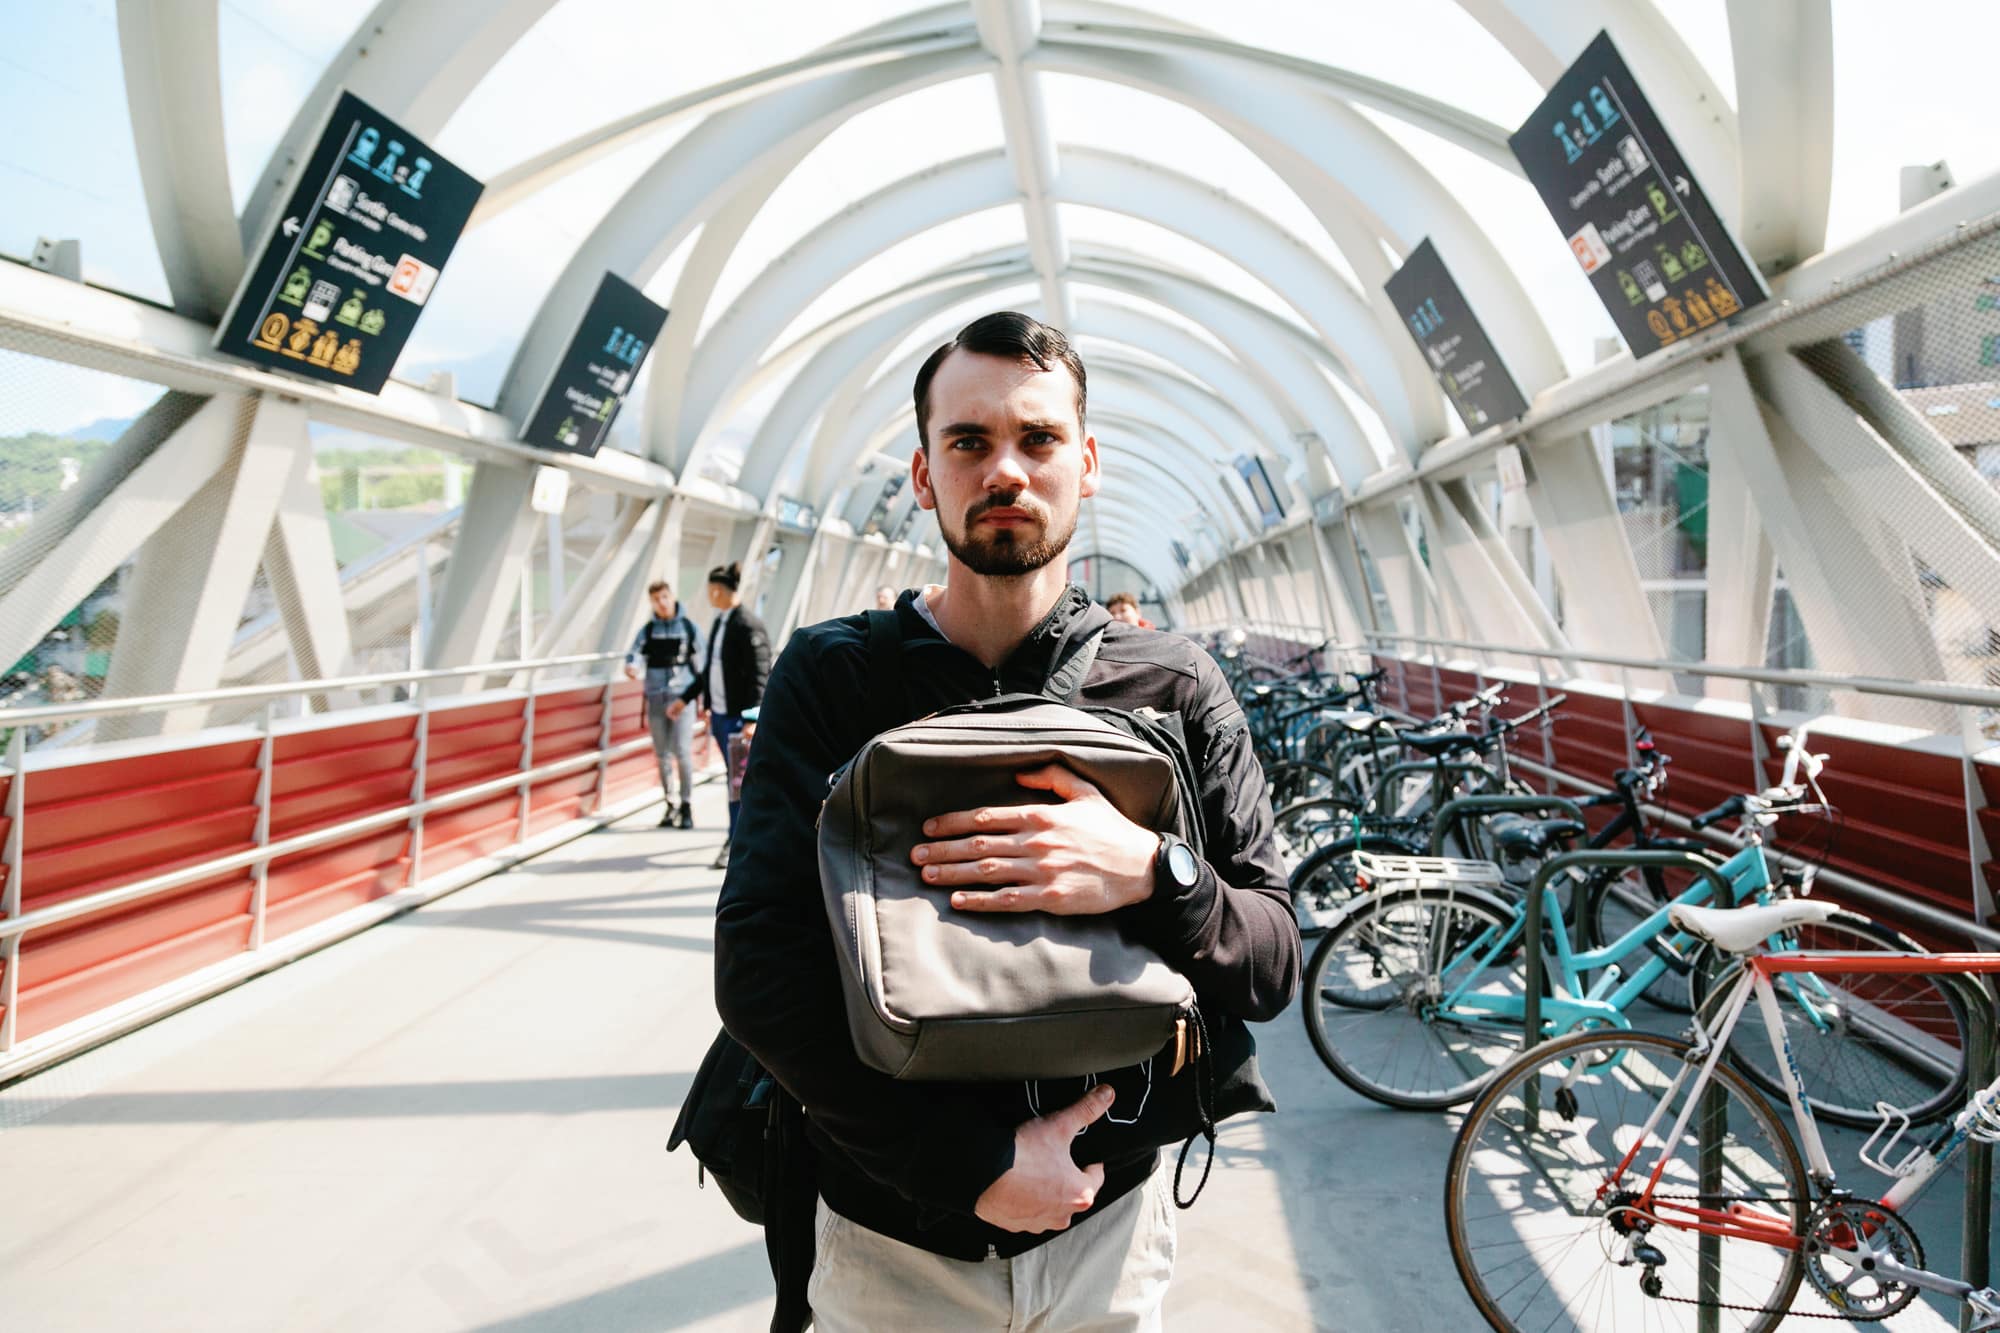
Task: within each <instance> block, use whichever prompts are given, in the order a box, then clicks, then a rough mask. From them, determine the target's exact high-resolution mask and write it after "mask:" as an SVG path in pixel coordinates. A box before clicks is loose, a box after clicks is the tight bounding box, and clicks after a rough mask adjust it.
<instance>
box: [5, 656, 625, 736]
mask: <svg viewBox="0 0 2000 1333" xmlns="http://www.w3.org/2000/svg"><path fill="white" fill-rule="evenodd" d="M624 656H625V654H624V653H619V652H607V653H572V654H570V655H569V656H567V657H534V658H520V659H517V660H514V661H507V662H484V663H481V664H480V665H478V666H460V667H432V668H427V669H424V670H420V671H386V672H378V673H376V674H374V675H367V676H332V677H329V678H327V679H325V680H295V681H280V682H278V683H276V684H273V685H232V686H230V687H228V688H226V689H217V690H197V691H194V692H192V693H188V694H138V695H133V696H131V697H130V698H125V699H92V700H90V701H89V702H87V703H76V704H37V705H35V706H34V707H32V708H13V709H7V708H0V726H19V725H22V724H24V723H29V722H58V721H64V720H73V719H75V718H80V717H105V716H111V715H116V714H119V713H144V712H152V711H155V710H158V709H166V708H191V707H194V706H195V705H197V704H219V703H234V702H238V701H241V700H244V699H278V698H283V697H284V696H286V695H290V694H330V693H332V692H334V691H336V690H365V689H374V688H377V687H380V686H383V685H412V684H420V683H422V682H425V681H432V680H455V679H457V678H459V677H461V676H498V675H503V674H504V675H512V674H514V673H515V672H519V671H540V670H544V669H546V668H548V667H558V666H583V665H586V664H588V663H591V662H612V661H618V660H621V659H623V658H624Z"/></svg>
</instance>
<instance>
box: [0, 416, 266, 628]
mask: <svg viewBox="0 0 2000 1333" xmlns="http://www.w3.org/2000/svg"><path fill="white" fill-rule="evenodd" d="M243 402H244V400H243V399H242V398H240V397H238V396H236V395H234V394H225V395H221V396H218V397H215V398H202V397H198V396H196V395H194V394H186V393H178V392H169V393H166V394H163V395H162V396H161V397H160V399H159V400H158V401H157V402H155V403H154V404H153V405H152V406H151V407H149V408H147V409H146V411H145V413H144V414H143V415H141V416H140V418H139V419H138V420H137V421H135V422H133V423H132V424H131V425H130V426H129V427H127V428H126V430H125V433H124V434H123V435H122V436H120V437H119V439H118V442H117V443H116V444H114V445H112V446H111V448H110V449H109V450H108V451H107V452H106V453H105V454H104V455H103V456H102V457H100V458H99V459H98V460H97V461H96V462H95V463H94V464H92V465H91V467H90V470H89V471H88V472H86V473H85V474H84V475H83V478H82V479H81V480H80V481H79V482H78V483H77V484H76V485H75V486H73V487H71V488H70V489H69V490H66V491H64V492H62V493H61V494H60V495H58V496H57V497H56V498H55V500H54V501H53V502H52V503H51V504H50V505H49V507H48V508H47V509H45V510H43V511H42V512H41V513H40V514H38V515H36V516H35V520H34V522H33V523H31V524H29V526H28V529H27V531H26V532H24V533H23V534H22V535H21V537H20V538H19V539H18V540H16V541H15V542H13V543H12V544H10V545H9V546H7V547H5V548H0V660H4V661H8V662H14V661H18V660H19V659H20V658H21V657H23V656H25V655H26V654H27V652H28V650H29V649H31V648H33V647H34V646H35V645H36V644H37V643H39V642H41V639H42V636H43V635H44V634H47V633H48V632H49V630H51V629H52V628H54V627H55V625H56V624H57V623H58V622H59V621H61V620H62V618H63V617H64V616H66V615H68V614H69V613H70V611H71V610H72V609H73V608H74V607H75V606H76V605H77V604H78V603H80V602H81V601H83V599H84V598H85V597H87V596H89V595H90V591H91V589H93V588H95V587H96V586H97V585H98V584H100V583H102V582H104V580H105V579H107V578H109V577H110V576H111V573H112V571H113V570H115V569H117V568H118V566H119V565H121V564H123V563H124V562H125V558H126V557H127V556H129V555H131V554H132V552H133V551H135V550H137V549H138V548H139V546H140V544H141V543H143V542H144V541H145V540H146V539H147V538H148V537H151V536H152V535H153V533H155V532H156V531H158V530H159V528H160V525H161V524H163V523H165V522H166V521H167V520H168V519H170V518H172V517H173V516H174V515H175V514H176V513H178V512H179V511H180V508H181V506H182V505H184V504H186V503H187V501H188V498H189V497H190V496H192V495H194V493H195V492H196V491H199V490H200V489H201V488H202V486H203V484H204V483H206V482H207V481H208V479H209V478H210V477H212V476H214V475H215V473H216V471H217V470H218V469H220V468H221V467H222V465H223V464H224V463H225V462H226V461H227V460H228V458H229V455H230V450H231V447H232V446H233V445H234V443H235V440H236V432H237V427H238V418H239V415H240V411H241V409H242V406H243Z"/></svg>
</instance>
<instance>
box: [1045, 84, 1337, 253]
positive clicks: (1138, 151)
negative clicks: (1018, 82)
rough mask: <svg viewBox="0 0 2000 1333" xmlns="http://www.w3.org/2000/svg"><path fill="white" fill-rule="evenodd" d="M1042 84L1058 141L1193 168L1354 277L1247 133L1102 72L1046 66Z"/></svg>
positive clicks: (1191, 172)
mask: <svg viewBox="0 0 2000 1333" xmlns="http://www.w3.org/2000/svg"><path fill="white" fill-rule="evenodd" d="M1041 84H1042V93H1043V98H1044V100H1045V101H1046V102H1047V104H1048V111H1049V126H1050V130H1051V133H1053V134H1054V136H1055V139H1056V142H1057V143H1058V144H1059V145H1069V144H1076V145H1080V146H1083V147H1088V148H1098V149H1104V150H1107V151H1110V152H1114V153H1124V154H1126V155H1128V156H1131V157H1138V158H1143V159H1145V160H1147V161H1149V162H1156V163H1160V164H1162V165H1164V166H1170V167H1172V168H1173V169H1174V170H1175V171H1178V172H1180V173H1183V174H1185V175H1191V176H1193V177H1195V178H1196V179H1197V180H1199V181H1201V182H1202V183H1203V184H1204V185H1206V186H1208V187H1210V188H1212V189H1215V190H1220V191H1221V192H1223V193H1224V194H1227V195H1230V196H1232V197H1233V198H1235V199H1238V200H1240V201H1241V202H1242V203H1244V204H1246V205H1247V206H1249V207H1250V208H1252V209H1255V210H1256V211H1257V212H1259V213H1262V214H1263V215H1264V216H1266V217H1268V218H1270V219H1271V221H1273V222H1275V223H1276V224H1277V225H1278V226H1279V227H1281V228H1283V229H1284V230H1285V231H1287V232H1289V233H1291V234H1292V235H1293V236H1295V237H1297V238H1298V239H1299V240H1300V241H1302V242H1303V243H1305V244H1306V245H1307V246H1310V247H1311V248H1312V250H1313V252H1314V253H1315V254H1317V255H1318V256H1319V257H1320V258H1321V259H1322V260H1323V261H1324V262H1326V263H1327V264H1328V265H1329V266H1330V267H1332V268H1333V269H1334V271H1335V272H1337V273H1339V274H1340V275H1341V276H1342V277H1343V278H1345V279H1346V280H1347V281H1348V282H1350V283H1354V282H1355V278H1354V271H1353V269H1352V268H1350V267H1349V266H1348V263H1347V261H1346V259H1345V258H1343V257H1342V255H1341V253H1340V250H1339V247H1337V246H1336V245H1334V243H1333V239H1332V238H1331V237H1330V236H1328V235H1327V232H1326V228H1325V227H1324V226H1322V225H1321V224H1320V221H1319V219H1318V218H1316V217H1314V216H1313V212H1312V210H1311V209H1310V208H1308V207H1307V206H1306V204H1305V201H1304V200H1302V199H1300V198H1299V196H1298V195H1297V194H1296V193H1294V192H1293V190H1292V188H1291V187H1290V186H1289V185H1286V184H1285V182H1284V181H1283V180H1282V179H1281V178H1280V177H1279V176H1278V173H1277V172H1275V171H1273V170H1272V169H1271V168H1270V167H1269V166H1267V165H1266V164H1265V162H1264V160H1263V159H1262V158H1260V157H1258V156H1257V155H1256V154H1255V153H1253V152H1252V151H1250V149H1249V148H1247V147H1245V146H1244V144H1243V142H1242V140H1240V139H1238V138H1237V137H1236V136H1235V135H1233V134H1231V133H1229V132H1228V131H1227V130H1225V129H1223V128H1222V127H1221V126H1220V125H1217V124H1216V123H1215V122H1214V121H1212V120H1210V119H1209V118H1208V117H1207V116H1205V115H1203V114H1202V113H1201V112H1199V111H1197V110H1195V109H1194V108H1193V107H1190V106H1187V105H1186V104H1185V103H1181V102H1176V101H1174V100H1173V99H1172V98H1169V97H1160V96H1157V95H1155V94H1153V93H1148V92H1143V91H1141V90H1139V89H1137V88H1129V87H1126V86H1124V85H1122V84H1115V83H1107V82H1104V81H1103V80H1100V79H1087V78H1083V77H1081V76H1077V75H1069V74H1044V75H1042V76H1041ZM1357 285H1358V284H1357Z"/></svg>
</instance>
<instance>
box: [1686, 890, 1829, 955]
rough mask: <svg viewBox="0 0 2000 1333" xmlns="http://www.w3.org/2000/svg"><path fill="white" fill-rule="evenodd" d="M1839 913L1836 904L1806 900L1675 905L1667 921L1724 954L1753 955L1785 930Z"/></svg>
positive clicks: (1810, 923)
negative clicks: (1756, 904) (1749, 904)
mask: <svg viewBox="0 0 2000 1333" xmlns="http://www.w3.org/2000/svg"><path fill="white" fill-rule="evenodd" d="M1839 910H1840V909H1839V908H1838V907H1835V906H1834V905H1833V904H1832V903H1816V902H1809V901H1807V900H1804V899H1797V900H1794V901H1792V902H1783V903H1771V904H1770V905H1768V906H1764V907H1690V906H1688V905H1687V904H1686V903H1675V904H1674V905H1673V906H1672V907H1670V908H1668V909H1667V919H1668V920H1670V921H1672V922H1673V923H1674V925H1675V926H1677V927H1679V928H1680V929H1682V930H1685V931H1686V932H1687V933H1688V934H1690V935H1693V936H1694V937H1696V938H1697V939H1704V940H1707V941H1708V942H1709V943H1710V944H1713V945H1714V946H1715V947H1716V948H1718V949H1720V950H1722V951H1723V952H1724V953H1749V952H1750V951H1751V950H1752V949H1755V948H1756V947H1757V946H1758V945H1760V944H1762V943H1763V942H1764V941H1765V940H1767V939H1769V938H1771V936H1773V935H1775V934H1777V933H1778V932H1779V931H1781V930H1790V929H1791V928H1792V927H1793V926H1807V925H1812V924H1813V923H1815V922H1819V921H1824V920H1826V919H1827V918H1828V917H1830V916H1832V915H1833V914H1834V913H1836V912H1838V911H1839Z"/></svg>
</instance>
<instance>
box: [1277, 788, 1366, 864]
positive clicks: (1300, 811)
mask: <svg viewBox="0 0 2000 1333" xmlns="http://www.w3.org/2000/svg"><path fill="white" fill-rule="evenodd" d="M1356 813H1357V811H1356V807H1355V805H1354V803H1353V802H1352V801H1349V800H1348V799H1347V798H1345V797H1343V796H1308V797H1307V798H1305V799H1304V800H1302V801H1293V802H1292V803H1291V804H1289V805H1284V806H1279V807H1277V813H1276V814H1274V815H1273V816H1272V817H1271V831H1272V833H1273V835H1274V836H1275V837H1276V838H1277V840H1278V854H1279V856H1281V857H1283V858H1284V862H1285V864H1286V865H1287V866H1295V865H1297V864H1299V862H1301V861H1303V860H1305V859H1306V858H1307V857H1308V856H1310V855H1312V854H1313V853H1314V852H1316V851H1318V850H1319V849H1320V848H1322V847H1324V846H1326V845H1327V844H1328V843H1330V842H1333V841H1335V840H1336V839H1339V838H1349V837H1353V836H1354V821H1355V816H1356Z"/></svg>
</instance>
